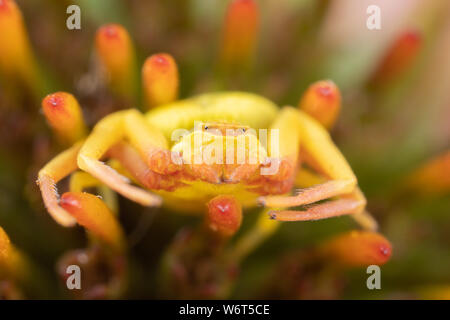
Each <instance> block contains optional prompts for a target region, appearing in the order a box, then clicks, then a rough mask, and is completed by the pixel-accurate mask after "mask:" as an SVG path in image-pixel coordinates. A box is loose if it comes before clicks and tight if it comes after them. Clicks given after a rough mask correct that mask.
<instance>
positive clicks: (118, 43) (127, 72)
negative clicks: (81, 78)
mask: <svg viewBox="0 0 450 320" xmlns="http://www.w3.org/2000/svg"><path fill="white" fill-rule="evenodd" d="M95 46H96V51H97V55H98V57H99V59H100V62H101V64H102V67H103V68H104V71H105V75H106V76H107V78H108V83H109V85H110V89H111V90H112V91H113V92H114V93H115V94H118V95H120V96H121V97H124V98H128V99H133V97H134V95H135V91H136V58H135V51H134V46H133V42H132V40H131V38H130V35H129V34H128V32H127V30H125V28H124V27H122V26H121V25H119V24H108V25H104V26H102V27H100V28H99V29H98V30H97V35H96V39H95Z"/></svg>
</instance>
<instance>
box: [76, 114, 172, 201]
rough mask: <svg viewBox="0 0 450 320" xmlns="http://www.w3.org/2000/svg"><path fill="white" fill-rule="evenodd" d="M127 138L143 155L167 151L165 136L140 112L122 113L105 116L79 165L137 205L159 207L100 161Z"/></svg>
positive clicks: (96, 128)
mask: <svg viewBox="0 0 450 320" xmlns="http://www.w3.org/2000/svg"><path fill="white" fill-rule="evenodd" d="M124 138H128V140H130V143H131V144H132V145H133V146H134V147H136V149H137V150H138V151H140V152H142V153H143V152H151V151H155V150H167V141H166V140H165V137H164V136H163V135H162V134H161V133H160V132H159V131H158V130H156V129H153V128H152V127H150V126H149V125H147V124H146V122H145V119H144V118H143V116H142V115H141V114H140V113H139V112H138V111H137V110H126V111H120V112H116V113H114V114H111V115H109V116H107V117H105V118H104V119H103V120H101V121H100V122H99V123H98V124H97V125H96V126H95V127H94V129H93V131H92V133H91V134H90V135H89V137H88V138H87V139H86V142H85V143H84V145H83V147H82V148H81V150H80V152H79V154H78V166H79V167H80V168H81V169H82V170H84V171H86V172H88V173H90V174H91V175H92V176H94V177H95V178H97V179H98V180H100V181H102V182H103V183H104V184H106V185H107V186H109V187H110V188H111V189H113V190H115V191H117V192H118V193H120V194H122V195H123V196H125V197H127V198H129V199H131V200H133V201H135V202H138V203H140V204H142V205H145V206H158V205H160V204H161V199H160V198H159V197H158V196H156V195H153V194H151V193H150V192H148V191H146V190H143V189H141V188H139V187H135V186H132V185H131V184H130V183H129V180H128V178H126V177H124V176H123V175H121V174H119V173H118V172H117V171H115V170H114V169H112V168H111V167H110V166H108V165H106V164H105V163H103V162H101V161H100V159H101V158H102V157H103V156H104V155H105V154H106V153H107V151H108V150H109V149H111V148H112V147H113V146H114V145H115V144H117V143H118V142H120V141H122V140H123V139H124Z"/></svg>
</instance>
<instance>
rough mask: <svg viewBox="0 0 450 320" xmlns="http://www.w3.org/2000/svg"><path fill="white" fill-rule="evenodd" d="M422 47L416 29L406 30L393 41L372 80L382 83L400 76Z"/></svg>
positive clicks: (420, 36) (419, 35) (420, 38)
mask: <svg viewBox="0 0 450 320" xmlns="http://www.w3.org/2000/svg"><path fill="white" fill-rule="evenodd" d="M421 47H422V35H421V33H419V32H418V31H411V30H409V31H406V32H403V33H402V34H400V36H399V37H398V38H397V39H396V40H395V41H394V43H393V45H392V46H391V47H390V48H389V49H388V51H387V53H386V55H385V56H384V58H383V59H382V60H381V63H380V65H379V66H378V68H377V69H376V71H375V74H374V76H373V82H375V83H377V84H382V83H384V82H388V81H391V80H392V79H394V78H396V77H397V76H400V75H401V74H402V73H403V72H404V71H406V70H407V69H408V68H409V67H410V66H411V65H412V63H413V61H414V59H415V58H416V56H417V55H418V53H419V51H420V48H421Z"/></svg>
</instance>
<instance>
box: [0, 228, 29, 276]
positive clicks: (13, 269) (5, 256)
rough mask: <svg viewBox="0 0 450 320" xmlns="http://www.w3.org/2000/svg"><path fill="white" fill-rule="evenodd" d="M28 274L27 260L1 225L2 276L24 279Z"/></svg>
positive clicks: (0, 260) (0, 253) (0, 267)
mask: <svg viewBox="0 0 450 320" xmlns="http://www.w3.org/2000/svg"><path fill="white" fill-rule="evenodd" d="M26 274H27V262H26V259H25V257H24V256H23V254H22V253H21V252H20V251H19V250H17V249H16V247H15V246H14V245H13V244H12V243H11V240H9V237H8V235H7V234H6V232H5V231H4V230H3V228H2V227H0V277H1V276H8V277H13V278H16V279H23V277H25V276H26Z"/></svg>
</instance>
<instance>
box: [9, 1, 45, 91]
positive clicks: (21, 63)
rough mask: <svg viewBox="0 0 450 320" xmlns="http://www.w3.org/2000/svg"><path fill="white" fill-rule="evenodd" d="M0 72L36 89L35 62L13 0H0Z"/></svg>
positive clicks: (19, 13)
mask: <svg viewBox="0 0 450 320" xmlns="http://www.w3.org/2000/svg"><path fill="white" fill-rule="evenodd" d="M0 73H2V74H4V75H5V76H6V77H17V78H19V79H20V80H22V81H24V82H25V83H26V84H27V85H29V86H30V87H31V88H33V89H37V87H38V86H39V85H38V81H37V80H38V78H37V71H36V64H35V61H34V57H33V54H32V50H31V46H30V42H29V39H28V35H27V32H26V29H25V24H24V21H23V17H22V13H21V12H20V9H19V7H18V6H17V4H16V3H15V1H13V0H0Z"/></svg>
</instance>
